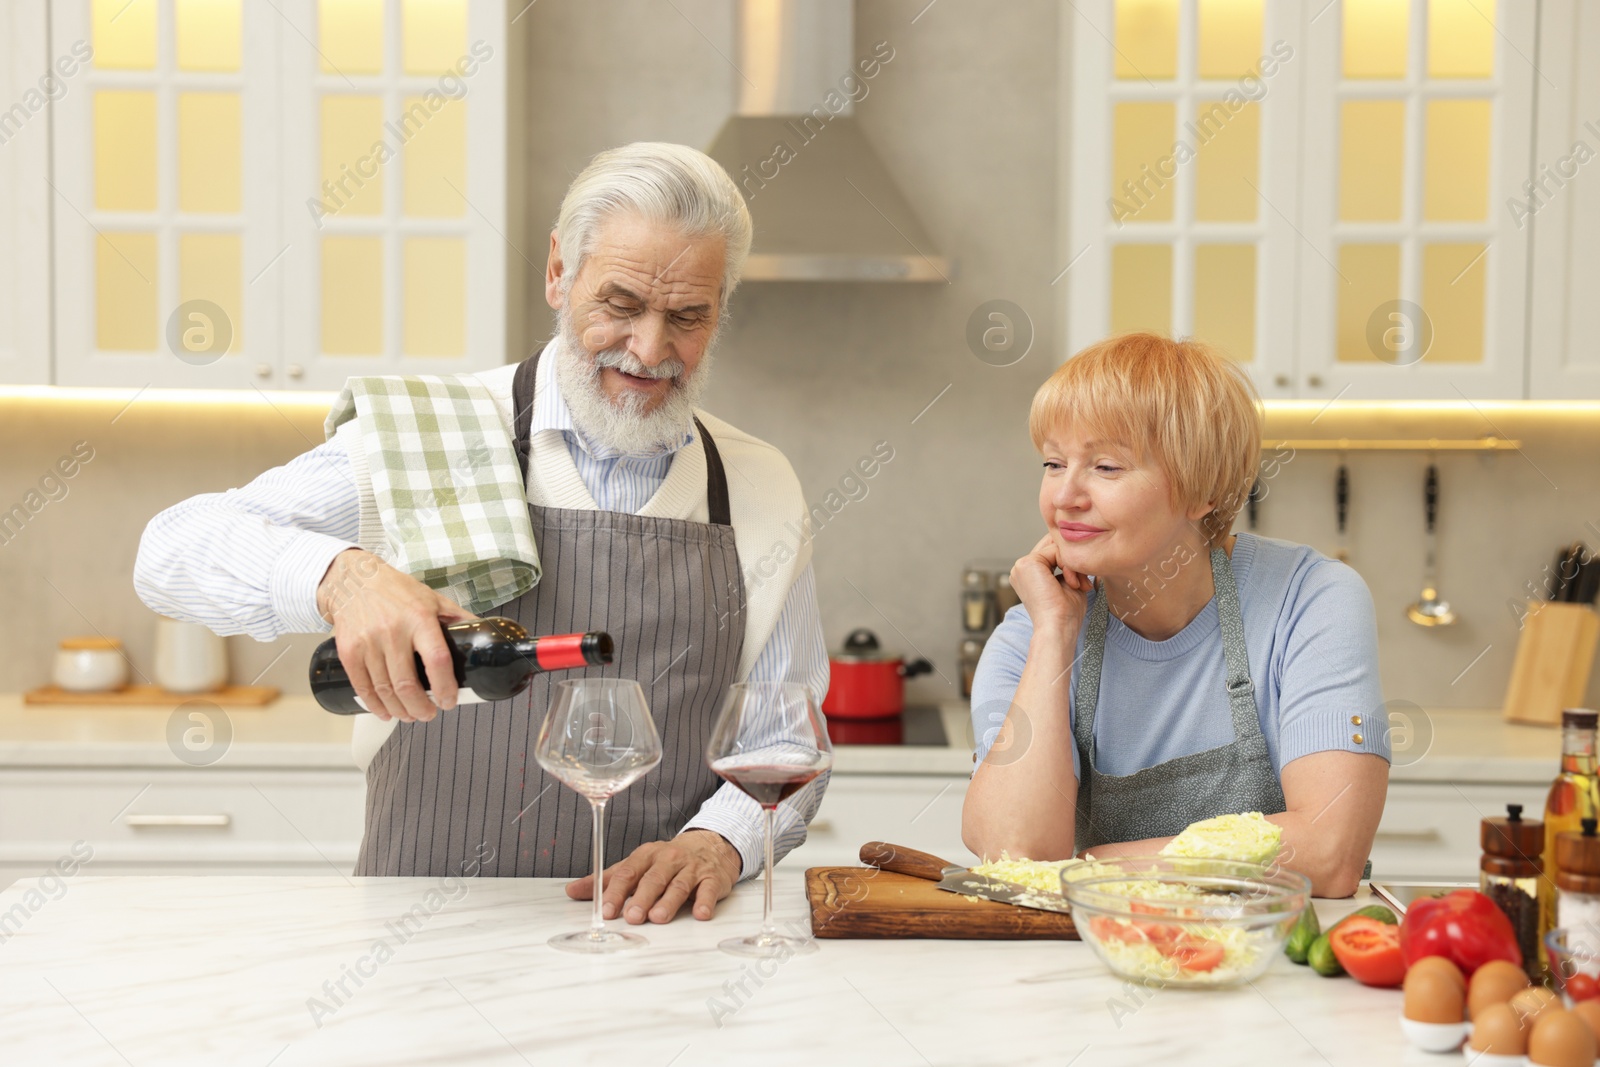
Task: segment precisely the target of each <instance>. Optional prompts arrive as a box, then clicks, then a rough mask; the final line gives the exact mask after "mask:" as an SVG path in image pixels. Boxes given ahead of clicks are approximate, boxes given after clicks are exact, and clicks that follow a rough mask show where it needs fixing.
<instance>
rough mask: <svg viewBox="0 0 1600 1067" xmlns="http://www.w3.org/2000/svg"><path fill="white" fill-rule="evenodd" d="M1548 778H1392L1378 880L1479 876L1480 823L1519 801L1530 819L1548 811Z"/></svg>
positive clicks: (1378, 850)
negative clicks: (1488, 781)
mask: <svg viewBox="0 0 1600 1067" xmlns="http://www.w3.org/2000/svg"><path fill="white" fill-rule="evenodd" d="M1549 787H1550V783H1549V782H1537V783H1534V782H1507V783H1503V784H1484V783H1476V782H1475V783H1462V784H1455V783H1438V782H1391V783H1390V784H1389V796H1388V800H1387V801H1386V802H1385V804H1384V808H1383V821H1382V822H1381V823H1380V824H1379V826H1378V837H1377V840H1376V841H1375V842H1373V846H1372V877H1373V880H1374V881H1379V882H1382V881H1405V880H1407V879H1423V880H1428V879H1432V880H1440V879H1450V880H1460V881H1463V882H1474V881H1476V880H1477V878H1478V857H1479V855H1480V847H1479V841H1478V831H1479V824H1480V823H1481V822H1482V820H1484V819H1486V818H1489V817H1491V816H1495V815H1504V814H1505V813H1506V805H1507V804H1521V805H1522V808H1523V811H1525V812H1527V813H1529V814H1528V817H1529V818H1534V819H1536V818H1539V817H1540V816H1539V813H1541V812H1543V811H1544V802H1545V794H1546V792H1547V791H1548V790H1549Z"/></svg>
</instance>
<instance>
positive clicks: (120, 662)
mask: <svg viewBox="0 0 1600 1067" xmlns="http://www.w3.org/2000/svg"><path fill="white" fill-rule="evenodd" d="M51 676H52V677H53V678H54V679H55V683H56V685H58V686H60V687H61V688H62V689H65V690H67V691H68V692H72V693H108V692H112V691H113V690H117V689H121V688H122V687H123V686H125V685H127V684H128V659H127V657H126V656H124V655H123V654H122V642H121V641H118V640H117V639H116V638H114V637H67V638H63V639H62V641H61V646H60V647H59V648H57V649H56V660H55V668H54V670H53V671H52V672H51Z"/></svg>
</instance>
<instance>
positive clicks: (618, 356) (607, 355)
mask: <svg viewBox="0 0 1600 1067" xmlns="http://www.w3.org/2000/svg"><path fill="white" fill-rule="evenodd" d="M606 367H614V368H615V369H617V370H620V371H622V372H623V373H624V374H632V375H633V376H634V377H636V378H654V379H657V380H660V379H663V378H671V379H674V380H681V379H682V378H683V376H684V371H685V367H684V365H683V360H681V359H679V358H678V357H677V356H669V357H667V358H666V359H664V360H662V361H661V362H660V363H657V364H656V365H655V366H654V367H652V366H649V365H648V364H646V363H644V362H643V361H642V360H640V359H639V358H638V357H637V356H635V355H633V354H632V353H630V352H629V351H628V350H627V349H624V348H611V349H607V350H606V351H604V352H600V353H598V354H596V355H595V357H594V369H595V373H596V374H599V373H600V371H601V370H603V369H604V368H606Z"/></svg>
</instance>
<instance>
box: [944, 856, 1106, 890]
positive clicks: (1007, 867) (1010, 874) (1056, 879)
mask: <svg viewBox="0 0 1600 1067" xmlns="http://www.w3.org/2000/svg"><path fill="white" fill-rule="evenodd" d="M1083 865H1084V863H1083V861H1082V860H1075V859H1065V860H1051V861H1044V860H1029V859H1015V860H1014V859H1012V858H1011V857H1010V856H1009V855H1007V854H1006V853H1004V852H1002V853H1001V854H1000V858H999V859H997V860H989V861H988V862H987V863H979V864H975V865H974V866H973V867H972V868H970V869H971V871H972V873H973V874H981V875H982V876H983V877H985V878H993V879H994V880H996V881H998V882H1010V883H1012V884H1013V885H1020V886H1023V887H1024V888H1027V889H1034V890H1038V891H1039V892H1043V893H1059V892H1061V872H1062V871H1063V870H1065V869H1066V868H1068V867H1073V866H1083Z"/></svg>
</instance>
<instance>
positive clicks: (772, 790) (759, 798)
mask: <svg viewBox="0 0 1600 1067" xmlns="http://www.w3.org/2000/svg"><path fill="white" fill-rule="evenodd" d="M736 759H737V757H735V758H734V759H732V760H730V759H720V760H717V761H716V762H715V763H713V764H712V765H711V769H712V770H713V771H716V772H717V774H719V775H721V776H722V777H723V778H726V779H727V780H728V781H730V782H732V783H733V784H734V785H736V786H738V787H739V788H740V789H741V790H743V791H744V793H745V794H746V795H748V796H749V797H750V799H751V800H754V801H755V802H756V803H757V804H760V805H761V806H762V807H763V808H775V807H777V806H778V804H779V803H781V802H782V801H785V800H788V799H789V798H790V797H792V796H794V795H795V794H796V793H798V792H799V791H800V787H801V786H803V785H805V784H806V783H807V782H809V781H811V780H812V779H813V778H815V777H816V776H817V775H819V774H821V773H822V772H823V770H824V769H825V768H822V767H797V766H795V765H794V764H792V763H790V764H781V763H745V764H740V763H737V762H735V760H736Z"/></svg>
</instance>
